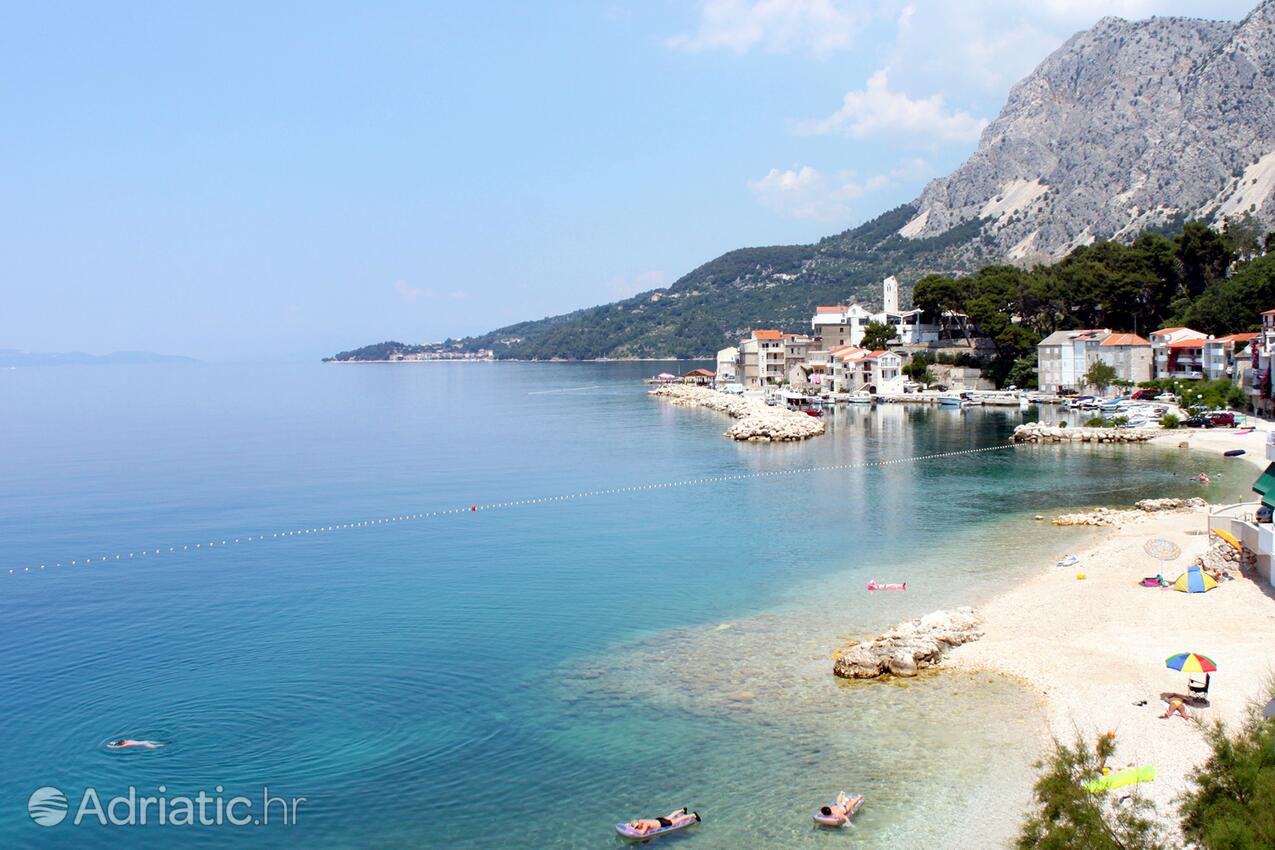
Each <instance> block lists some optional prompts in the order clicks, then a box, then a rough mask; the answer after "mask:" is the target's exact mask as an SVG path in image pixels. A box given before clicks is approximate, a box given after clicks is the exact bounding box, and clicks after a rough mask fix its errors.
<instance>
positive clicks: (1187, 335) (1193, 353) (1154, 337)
mask: <svg viewBox="0 0 1275 850" xmlns="http://www.w3.org/2000/svg"><path fill="white" fill-rule="evenodd" d="M1149 336H1150V339H1151V356H1152V358H1153V362H1152V366H1151V372H1152V375H1153V376H1154V377H1156V378H1187V377H1192V375H1190V374H1188V373H1190V372H1192V371H1199V372H1201V374H1203V370H1202V367H1203V360H1204V347H1203V345H1200V346H1194V345H1191V344H1190V343H1191V342H1192V341H1201V340H1204V339H1207V338H1208V334H1203V333H1200V332H1199V331H1197V330H1192V329H1191V328H1160V330H1158V331H1152V332H1151V334H1150V335H1149ZM1177 343H1182V344H1180V345H1178V346H1177V349H1176V353H1174V351H1175V349H1174V348H1173V346H1174V345H1175V344H1177ZM1174 372H1177V373H1178V374H1173V373H1174Z"/></svg>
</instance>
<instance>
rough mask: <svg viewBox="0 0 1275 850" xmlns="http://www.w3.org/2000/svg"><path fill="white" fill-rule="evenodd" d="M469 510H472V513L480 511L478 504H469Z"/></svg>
mask: <svg viewBox="0 0 1275 850" xmlns="http://www.w3.org/2000/svg"><path fill="white" fill-rule="evenodd" d="M469 510H470V513H475V514H476V513H478V506H477V505H470V506H469Z"/></svg>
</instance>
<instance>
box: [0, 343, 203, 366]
mask: <svg viewBox="0 0 1275 850" xmlns="http://www.w3.org/2000/svg"><path fill="white" fill-rule="evenodd" d="M198 362H199V361H198V360H196V359H195V358H193V357H182V356H181V355H177V354H156V353H155V352H153V351H113V352H111V353H110V354H86V353H85V352H83V351H63V352H52V351H19V350H17V349H13V348H0V367H11V366H111V365H140V364H150V363H198Z"/></svg>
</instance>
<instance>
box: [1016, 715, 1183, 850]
mask: <svg viewBox="0 0 1275 850" xmlns="http://www.w3.org/2000/svg"><path fill="white" fill-rule="evenodd" d="M1115 748H1116V741H1115V737H1114V736H1113V735H1111V734H1110V733H1109V734H1107V735H1103V736H1102V737H1101V738H1099V739H1098V742H1097V744H1096V745H1094V746H1092V747H1091V746H1089V745H1088V744H1086V743H1085V742H1084V741H1082V740H1079V739H1077V740H1076V743H1075V744H1074V745H1072V746H1067V745H1066V744H1063V743H1062V742H1061V741H1057V742H1055V743H1054V749H1053V752H1052V753H1051V754H1050V755H1049V756H1048V759H1047V761H1045V762H1041V763H1038V765H1037V767H1038V768H1040V769H1041V770H1042V774H1041V776H1040V777H1039V778H1038V779H1037V780H1036V784H1035V786H1034V787H1033V792H1034V801H1033V805H1032V811H1031V814H1030V816H1029V817H1028V819H1027V822H1026V823H1024V824H1023V828H1022V830H1021V831H1020V833H1019V836H1018V842H1017V846H1018V847H1019V848H1020V850H1080V848H1084V850H1161V848H1164V847H1165V843H1164V840H1163V839H1162V838H1161V836H1160V835H1159V834H1158V832H1157V830H1156V827H1155V822H1154V820H1153V819H1152V818H1153V816H1154V807H1153V806H1152V804H1151V803H1150V802H1148V801H1147V800H1145V799H1143V798H1141V797H1139V796H1138V795H1137V793H1136V791H1135V793H1134V795H1133V796H1132V797H1131V798H1130V802H1129V803H1128V805H1124V806H1119V805H1117V804H1116V803H1115V801H1114V800H1113V799H1112V794H1111V792H1110V791H1100V792H1097V793H1091V792H1090V791H1089V790H1087V789H1086V787H1085V785H1086V783H1088V782H1090V781H1093V780H1096V779H1098V778H1100V777H1101V776H1102V769H1103V767H1105V766H1106V763H1107V760H1108V759H1110V758H1111V756H1112V755H1113V754H1114V753H1115Z"/></svg>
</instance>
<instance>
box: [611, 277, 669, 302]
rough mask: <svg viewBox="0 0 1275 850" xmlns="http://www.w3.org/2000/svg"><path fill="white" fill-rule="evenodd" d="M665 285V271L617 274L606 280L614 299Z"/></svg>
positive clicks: (618, 299) (620, 298)
mask: <svg viewBox="0 0 1275 850" xmlns="http://www.w3.org/2000/svg"><path fill="white" fill-rule="evenodd" d="M664 285H665V277H664V272H657V271H649V272H639V273H638V274H635V275H628V276H626V275H616V276H615V277H613V278H611V279H609V280H608V281H607V282H606V291H607V295H609V296H610V297H611V298H612V299H614V300H616V301H620V300H622V299H625V298H628V297H629V296H630V295H637V294H638V293H639V292H647V291H649V290H652V289H659V288H661V287H663V286H664Z"/></svg>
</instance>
